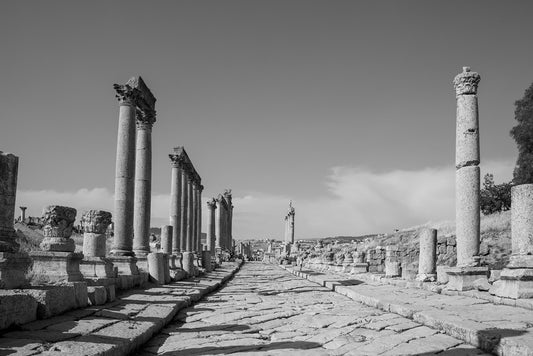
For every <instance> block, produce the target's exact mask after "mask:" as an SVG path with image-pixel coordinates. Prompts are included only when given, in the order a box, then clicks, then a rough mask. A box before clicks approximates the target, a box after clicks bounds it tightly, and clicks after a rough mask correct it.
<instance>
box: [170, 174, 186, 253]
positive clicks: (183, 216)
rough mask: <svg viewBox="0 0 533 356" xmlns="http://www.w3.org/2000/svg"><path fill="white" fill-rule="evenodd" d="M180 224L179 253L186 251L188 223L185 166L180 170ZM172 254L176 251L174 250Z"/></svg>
mask: <svg viewBox="0 0 533 356" xmlns="http://www.w3.org/2000/svg"><path fill="white" fill-rule="evenodd" d="M180 209H181V219H180V220H181V223H180V225H181V226H180V251H179V252H183V251H187V235H188V231H189V230H188V223H189V178H188V169H187V168H186V166H184V167H183V168H182V172H181V201H180ZM174 253H176V251H175V250H174Z"/></svg>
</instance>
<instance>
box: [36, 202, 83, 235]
mask: <svg viewBox="0 0 533 356" xmlns="http://www.w3.org/2000/svg"><path fill="white" fill-rule="evenodd" d="M75 220H76V209H74V208H70V207H67V206H60V205H50V206H47V207H46V208H44V210H43V217H42V221H43V225H44V226H43V235H44V236H45V237H63V238H69V237H70V235H72V228H73V226H74V221H75Z"/></svg>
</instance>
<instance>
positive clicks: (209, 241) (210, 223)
mask: <svg viewBox="0 0 533 356" xmlns="http://www.w3.org/2000/svg"><path fill="white" fill-rule="evenodd" d="M216 208H217V203H216V200H215V199H211V200H209V201H208V202H207V236H206V245H207V250H208V251H209V252H210V254H211V256H213V255H214V254H215V246H216V241H215V239H216V234H215V233H216V231H215V210H216Z"/></svg>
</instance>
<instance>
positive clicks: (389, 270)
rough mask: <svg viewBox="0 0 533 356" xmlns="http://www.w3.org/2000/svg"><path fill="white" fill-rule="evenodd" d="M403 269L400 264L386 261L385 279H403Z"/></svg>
mask: <svg viewBox="0 0 533 356" xmlns="http://www.w3.org/2000/svg"><path fill="white" fill-rule="evenodd" d="M401 275H402V267H401V266H400V262H387V261H385V277H401Z"/></svg>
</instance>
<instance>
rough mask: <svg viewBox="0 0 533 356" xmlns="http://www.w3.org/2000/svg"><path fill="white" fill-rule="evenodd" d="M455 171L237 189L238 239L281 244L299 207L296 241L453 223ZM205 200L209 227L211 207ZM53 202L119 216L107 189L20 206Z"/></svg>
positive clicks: (161, 198)
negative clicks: (308, 192) (298, 193)
mask: <svg viewBox="0 0 533 356" xmlns="http://www.w3.org/2000/svg"><path fill="white" fill-rule="evenodd" d="M513 167H514V162H511V161H488V162H486V163H484V164H483V165H482V176H483V175H484V174H485V173H486V172H489V173H493V174H494V176H495V180H496V181H497V182H501V181H508V180H510V178H511V175H512V170H513ZM454 174H455V172H454V168H453V167H430V168H425V169H421V170H410V171H407V170H395V171H390V172H373V171H371V170H368V169H365V168H361V167H334V168H332V169H331V173H330V174H329V175H328V176H327V177H325V182H324V184H325V190H326V191H327V193H328V194H327V195H326V196H325V197H324V196H323V197H320V198H315V197H308V198H304V199H296V198H294V197H290V196H284V195H276V194H268V193H263V192H248V193H246V194H243V195H239V194H238V191H234V198H233V202H234V205H235V211H234V223H233V226H234V233H233V234H234V237H235V238H251V237H255V238H265V237H270V238H282V236H283V229H284V222H283V217H284V215H285V213H286V209H287V206H288V202H289V200H290V199H293V200H294V205H295V208H296V237H297V238H317V237H323V236H332V235H358V234H368V233H379V232H387V231H391V230H392V229H394V228H402V227H406V226H412V225H419V224H422V223H425V222H427V221H435V222H436V221H441V220H453V219H454V215H455V208H454V206H455V205H454V204H455V176H454ZM205 201H206V199H204V202H203V205H202V207H203V213H204V214H203V215H204V216H203V218H202V221H203V226H204V231H205V226H206V221H207V220H206V219H207V216H206V209H205ZM50 204H60V205H67V206H71V207H74V208H76V209H78V216H80V215H81V212H82V211H84V210H88V209H102V210H108V211H113V193H112V192H110V191H109V190H108V189H106V188H93V189H80V190H78V191H75V192H58V191H54V190H40V191H20V192H18V195H17V206H19V205H25V206H28V212H27V213H28V214H29V215H32V216H39V215H40V214H41V211H42V208H43V207H44V206H46V205H50ZM169 204H170V198H169V195H168V194H156V195H153V196H152V226H161V225H163V224H167V223H168V212H169Z"/></svg>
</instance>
